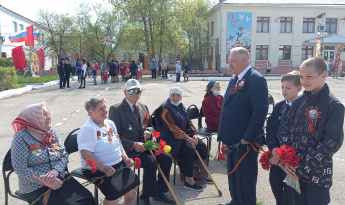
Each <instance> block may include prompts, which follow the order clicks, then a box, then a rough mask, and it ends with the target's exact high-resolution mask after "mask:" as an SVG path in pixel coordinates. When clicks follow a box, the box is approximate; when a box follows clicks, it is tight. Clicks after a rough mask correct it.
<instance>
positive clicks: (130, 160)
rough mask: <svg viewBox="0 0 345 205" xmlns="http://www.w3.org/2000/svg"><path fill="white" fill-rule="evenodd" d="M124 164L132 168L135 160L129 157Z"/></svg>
mask: <svg viewBox="0 0 345 205" xmlns="http://www.w3.org/2000/svg"><path fill="white" fill-rule="evenodd" d="M124 162H125V164H126V166H127V167H128V168H130V167H131V166H132V165H133V164H134V161H133V159H132V158H129V157H127V159H126V160H124Z"/></svg>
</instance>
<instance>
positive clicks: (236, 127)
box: [218, 68, 268, 146]
mask: <svg viewBox="0 0 345 205" xmlns="http://www.w3.org/2000/svg"><path fill="white" fill-rule="evenodd" d="M242 79H245V80H246V81H245V84H244V87H243V89H241V90H238V91H237V92H236V93H235V94H231V93H230V86H231V84H232V81H233V80H234V78H232V79H230V82H229V86H228V88H227V90H226V92H225V96H224V100H223V106H222V112H221V117H220V123H219V129H218V140H221V141H222V142H223V143H224V144H226V145H229V146H231V145H234V144H236V143H238V142H240V141H241V139H244V140H246V141H248V142H251V143H252V142H255V141H256V139H257V137H258V136H259V135H260V133H261V132H262V128H263V125H264V122H265V119H266V115H267V111H268V90H267V82H266V79H265V78H264V77H263V76H262V75H261V74H260V73H258V72H257V71H255V70H254V69H253V68H250V69H249V70H248V71H247V73H246V74H245V75H244V76H243V78H242Z"/></svg>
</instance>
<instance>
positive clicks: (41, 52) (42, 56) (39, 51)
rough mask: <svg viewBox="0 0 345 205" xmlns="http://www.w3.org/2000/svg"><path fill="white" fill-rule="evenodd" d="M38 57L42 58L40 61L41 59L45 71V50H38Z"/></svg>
mask: <svg viewBox="0 0 345 205" xmlns="http://www.w3.org/2000/svg"><path fill="white" fill-rule="evenodd" d="M37 53H38V56H39V57H40V59H41V66H42V69H44V53H43V50H42V49H40V50H38V52H37Z"/></svg>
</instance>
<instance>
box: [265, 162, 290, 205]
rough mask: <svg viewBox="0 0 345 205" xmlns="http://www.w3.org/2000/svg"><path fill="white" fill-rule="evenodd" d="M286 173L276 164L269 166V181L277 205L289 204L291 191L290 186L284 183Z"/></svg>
mask: <svg viewBox="0 0 345 205" xmlns="http://www.w3.org/2000/svg"><path fill="white" fill-rule="evenodd" d="M285 177H286V173H285V172H284V171H283V170H282V169H281V168H280V167H278V166H276V165H273V166H271V168H270V176H269V181H270V184H271V189H272V192H273V195H274V197H275V198H276V204H277V205H291V204H292V192H291V188H290V187H289V186H288V185H287V184H286V183H284V182H283V181H284V179H285Z"/></svg>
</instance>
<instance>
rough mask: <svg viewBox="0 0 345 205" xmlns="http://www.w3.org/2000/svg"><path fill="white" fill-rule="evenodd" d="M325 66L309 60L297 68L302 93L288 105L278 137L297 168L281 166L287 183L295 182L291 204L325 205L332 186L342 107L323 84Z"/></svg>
mask: <svg viewBox="0 0 345 205" xmlns="http://www.w3.org/2000/svg"><path fill="white" fill-rule="evenodd" d="M326 78H327V63H326V61H325V60H324V59H322V58H320V57H312V58H308V59H307V60H305V61H303V63H302V64H301V65H300V79H301V80H300V81H301V84H302V86H303V87H304V89H305V91H304V92H303V95H302V96H299V97H297V98H296V99H295V100H294V101H293V103H292V106H291V109H290V112H289V116H288V118H287V121H286V123H284V126H283V131H282V132H281V135H280V144H282V145H284V144H285V145H286V146H287V147H294V148H295V150H296V153H297V154H298V156H300V157H301V164H300V165H299V166H296V167H295V166H291V165H288V164H286V165H285V172H286V174H287V175H288V176H290V177H291V180H297V179H298V180H299V184H300V190H301V193H300V194H299V193H298V192H296V191H294V190H293V191H292V202H293V204H294V205H314V204H322V205H326V204H329V203H330V201H331V198H330V188H331V186H332V183H333V179H332V178H333V175H334V171H335V169H333V155H334V154H335V153H336V152H337V151H338V150H339V149H340V147H341V145H342V144H343V140H344V130H343V126H344V104H343V103H342V102H341V101H340V100H339V99H338V98H336V97H335V96H334V95H333V94H332V93H331V92H330V89H329V87H328V85H327V83H325V82H326Z"/></svg>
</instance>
